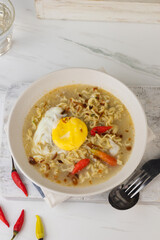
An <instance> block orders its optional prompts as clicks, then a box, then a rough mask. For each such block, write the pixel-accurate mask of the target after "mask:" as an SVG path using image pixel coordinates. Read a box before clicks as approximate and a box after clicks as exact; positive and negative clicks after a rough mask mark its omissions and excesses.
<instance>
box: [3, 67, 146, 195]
mask: <svg viewBox="0 0 160 240" xmlns="http://www.w3.org/2000/svg"><path fill="white" fill-rule="evenodd" d="M68 70H69V71H72V70H80V71H84V70H85V71H86V70H87V71H88V70H89V71H92V72H98V73H102V74H104V75H107V76H109V77H111V78H113V79H114V80H115V81H117V82H119V83H120V84H121V85H122V86H123V87H124V88H126V90H127V91H128V92H129V94H131V95H132V96H134V98H135V99H136V100H137V103H138V104H139V107H140V110H141V113H142V115H143V120H144V121H143V123H144V125H145V127H144V128H145V132H144V143H143V149H142V150H141V155H140V156H139V159H140V160H139V162H137V164H136V165H134V169H133V168H132V169H131V170H130V171H128V174H126V175H125V176H124V177H122V178H121V179H119V180H118V181H115V183H114V184H112V186H110V187H107V189H105V188H102V189H100V190H96V191H93V192H89V193H77V192H76V193H69V192H63V191H57V190H54V189H50V188H48V187H46V186H45V185H43V184H40V183H39V182H37V181H36V180H33V179H32V177H30V176H29V175H28V174H27V173H26V172H25V171H24V170H23V168H22V167H21V166H20V164H19V163H18V161H17V160H16V156H15V154H14V151H13V149H12V147H11V145H12V144H11V141H12V140H11V137H10V127H11V119H12V116H13V114H14V109H15V108H16V106H17V104H18V103H19V101H20V100H21V99H22V98H23V96H24V95H25V94H26V93H27V92H29V91H30V89H32V88H33V87H34V86H35V85H37V84H38V83H39V82H41V81H42V80H44V79H45V78H47V77H49V76H51V75H52V74H54V73H55V72H62V71H68ZM82 84H83V83H82ZM68 85H73V84H68ZM89 85H90V84H89ZM53 89H54V88H53ZM113 95H114V94H113ZM147 129H148V125H147V119H146V115H145V112H144V109H143V107H142V104H141V103H140V101H139V99H138V98H137V96H136V95H135V93H134V92H132V91H131V90H130V89H129V88H128V86H126V85H125V84H124V83H123V82H121V81H120V80H118V79H116V78H115V77H112V76H111V75H109V74H107V73H105V72H101V71H98V70H95V69H91V68H81V67H79V68H77V67H72V68H64V69H60V70H56V71H53V72H50V73H49V74H46V75H44V76H42V77H41V78H39V79H38V80H36V81H34V82H33V83H31V84H30V86H28V87H27V89H25V90H24V92H23V93H22V94H21V95H20V96H19V97H18V98H17V100H16V102H15V104H14V106H13V107H12V110H11V112H10V115H9V118H8V128H7V138H8V145H9V150H10V153H11V155H12V156H13V158H14V160H15V162H16V165H17V166H18V168H19V169H20V171H21V172H22V173H23V174H24V176H25V177H26V178H27V179H29V180H30V181H31V182H33V183H35V184H36V185H38V186H40V187H42V188H43V189H46V190H48V191H50V192H53V193H56V194H59V195H67V196H75V197H76V196H77V197H78V196H82V197H83V196H92V195H96V194H100V193H103V192H106V191H109V190H111V189H113V188H114V187H116V186H117V185H119V184H121V183H122V182H123V181H125V180H126V179H127V178H128V177H129V176H130V175H131V174H132V173H133V171H134V170H135V169H136V168H137V166H138V165H139V163H140V162H141V160H142V157H143V154H144V152H145V148H146V144H147V133H148V131H147ZM128 161H129V159H128ZM128 161H127V162H128ZM120 171H121V170H120ZM98 185H99V184H98ZM93 186H95V185H93ZM93 186H89V187H93ZM63 187H65V186H63ZM66 188H70V189H72V188H71V187H67V186H66ZM81 188H85V187H79V189H81ZM71 191H72V190H71Z"/></svg>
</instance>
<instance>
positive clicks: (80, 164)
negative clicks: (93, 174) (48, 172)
mask: <svg viewBox="0 0 160 240" xmlns="http://www.w3.org/2000/svg"><path fill="white" fill-rule="evenodd" d="M89 163H90V160H89V159H88V158H85V159H82V160H80V161H79V162H78V163H76V165H75V166H74V169H73V171H72V174H75V173H77V172H79V171H80V170H82V169H83V168H85V167H86V166H87V165H88V164H89Z"/></svg>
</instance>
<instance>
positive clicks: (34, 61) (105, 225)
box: [0, 0, 160, 240]
mask: <svg viewBox="0 0 160 240" xmlns="http://www.w3.org/2000/svg"><path fill="white" fill-rule="evenodd" d="M13 3H14V5H15V8H16V22H15V28H14V42H13V47H12V49H11V50H10V51H9V52H8V53H7V54H6V55H4V56H2V57H1V58H0V90H1V92H5V91H6V89H7V87H8V86H9V85H10V84H11V83H14V82H16V81H30V80H36V79H38V78H39V77H41V76H42V75H45V74H47V73H49V72H51V71H54V70H56V69H61V68H65V67H90V68H95V69H99V68H104V69H105V70H106V71H107V72H108V73H109V74H111V75H113V76H115V77H117V78H118V79H120V80H121V81H123V82H124V83H126V84H127V85H133V84H137V85H142V84H144V85H146V84H147V85H159V86H160V47H159V42H160V25H149V24H124V23H103V22H102V23H96V22H95V23H94V22H92V23H90V22H67V21H43V20H38V19H36V18H35V12H34V1H33V0H28V1H16V0H14V1H13ZM158 104H159V103H157V105H158ZM0 205H1V206H2V207H3V208H4V209H5V212H6V213H7V216H8V219H9V222H10V224H11V228H10V229H7V227H5V226H4V225H3V224H2V223H1V222H0V239H2V240H7V239H10V237H11V235H12V227H13V225H14V222H15V221H16V219H17V217H18V215H19V213H20V210H21V209H22V208H24V209H25V210H26V221H25V223H24V227H23V229H22V232H21V233H20V234H19V236H17V240H22V239H23V240H33V239H36V237H35V233H34V232H35V214H39V215H41V216H42V218H43V220H44V222H45V230H46V237H45V239H46V240H53V239H54V240H61V239H67V240H68V239H73V238H76V239H77V240H81V239H83V240H88V239H92V240H97V239H101V240H104V239H113V240H116V239H123V240H128V239H130V240H133V239H135V238H136V239H145V240H149V239H151V238H152V239H154V240H158V239H159V237H160V232H159V218H160V205H159V204H157V205H137V206H136V207H135V208H133V209H130V210H128V211H125V212H119V211H116V210H114V209H113V208H111V207H110V206H109V205H105V204H86V203H63V204H62V205H60V206H58V207H56V208H54V209H50V208H49V207H48V206H47V205H46V204H45V203H44V202H38V201H27V200H26V201H9V200H6V199H3V198H2V197H0ZM45 239H44V240H45Z"/></svg>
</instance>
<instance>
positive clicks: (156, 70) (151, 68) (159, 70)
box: [63, 38, 160, 78]
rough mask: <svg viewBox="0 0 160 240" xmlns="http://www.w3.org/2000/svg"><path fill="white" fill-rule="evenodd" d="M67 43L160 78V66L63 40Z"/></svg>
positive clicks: (107, 50) (104, 49)
mask: <svg viewBox="0 0 160 240" xmlns="http://www.w3.org/2000/svg"><path fill="white" fill-rule="evenodd" d="M63 39H64V40H65V41H67V42H70V43H72V44H76V45H78V46H80V47H82V48H83V49H84V50H88V51H89V52H91V53H92V54H96V55H97V56H98V55H99V56H101V57H104V58H109V59H111V60H112V61H115V62H118V63H120V64H124V65H125V66H126V67H129V68H132V69H134V70H136V71H140V72H142V73H144V74H149V75H151V76H155V77H157V78H159V77H160V66H159V65H149V64H145V63H142V62H141V61H139V60H138V59H136V58H134V57H131V56H127V55H125V54H123V53H120V52H112V51H110V50H109V49H107V48H97V47H96V46H91V45H87V44H83V43H80V42H76V41H73V40H71V39H68V38H63Z"/></svg>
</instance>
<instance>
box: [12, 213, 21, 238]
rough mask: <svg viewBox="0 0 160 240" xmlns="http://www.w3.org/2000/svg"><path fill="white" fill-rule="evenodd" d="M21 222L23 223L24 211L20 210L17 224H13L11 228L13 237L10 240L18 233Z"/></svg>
mask: <svg viewBox="0 0 160 240" xmlns="http://www.w3.org/2000/svg"><path fill="white" fill-rule="evenodd" d="M23 222H24V209H23V210H22V212H21V214H20V216H19V218H18V220H17V222H16V223H15V225H14V227H13V237H12V239H11V240H13V239H14V238H15V236H16V235H17V234H18V233H19V232H20V230H21V228H22V225H23Z"/></svg>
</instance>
